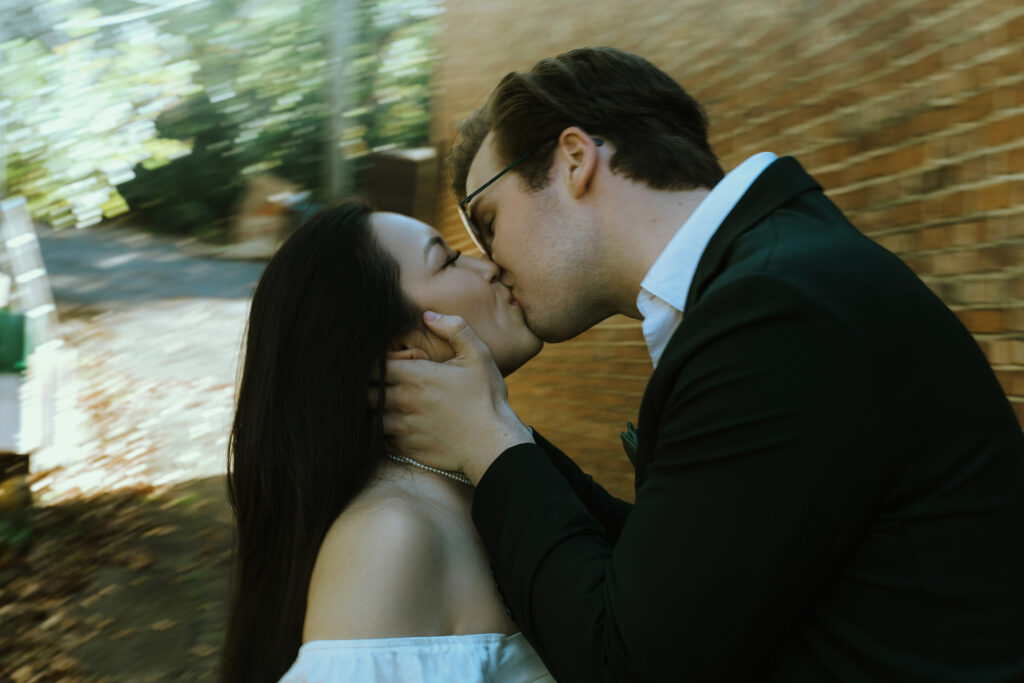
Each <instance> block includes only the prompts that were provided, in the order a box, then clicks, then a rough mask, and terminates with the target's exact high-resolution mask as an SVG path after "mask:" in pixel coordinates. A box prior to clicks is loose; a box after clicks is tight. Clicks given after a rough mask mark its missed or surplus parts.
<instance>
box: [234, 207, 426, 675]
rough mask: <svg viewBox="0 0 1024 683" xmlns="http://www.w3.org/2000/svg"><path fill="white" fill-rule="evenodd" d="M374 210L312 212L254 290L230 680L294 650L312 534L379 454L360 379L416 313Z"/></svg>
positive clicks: (238, 437)
mask: <svg viewBox="0 0 1024 683" xmlns="http://www.w3.org/2000/svg"><path fill="white" fill-rule="evenodd" d="M369 219H370V209H369V208H368V207H367V206H365V205H363V204H359V203H354V202H350V203H345V204H341V205H339V206H337V207H334V208H330V209H325V210H323V211H321V212H319V213H317V214H316V215H314V216H313V217H311V218H310V219H308V220H307V221H306V222H305V223H304V224H303V225H302V226H300V227H299V228H298V229H297V230H296V231H295V232H294V233H293V234H292V235H291V236H290V237H289V238H288V240H287V241H286V242H285V243H284V244H283V245H282V246H281V248H280V249H279V250H278V252H277V253H276V254H275V255H274V257H273V258H272V259H271V260H270V262H269V263H268V264H267V268H266V270H265V271H264V272H263V275H262V276H261V277H260V281H259V284H257V286H256V291H255V293H254V294H253V299H252V307H251V310H250V313H249V322H248V328H247V333H246V335H247V338H246V343H245V359H244V364H243V370H242V376H241V383H240V386H239V389H238V400H237V408H236V410H235V419H234V424H233V427H232V430H231V438H230V441H229V445H228V496H229V499H230V501H231V506H232V508H233V510H234V514H235V521H236V525H237V545H236V548H235V574H234V581H233V585H232V601H231V614H230V619H229V625H228V633H227V642H226V645H225V651H224V662H223V663H224V670H223V677H224V680H225V681H228V682H230V683H234V682H236V681H237V682H239V683H240V682H242V681H244V682H245V683H254V682H259V681H277V680H278V679H279V678H280V677H281V676H282V675H283V674H284V672H285V671H287V669H288V667H289V666H290V665H291V664H292V662H293V661H294V660H295V657H296V655H297V653H298V649H299V646H300V644H301V642H302V626H303V621H304V619H305V613H306V594H307V591H308V589H309V582H310V576H311V574H312V572H313V564H314V562H315V560H316V556H317V552H318V551H319V549H320V544H321V542H322V541H323V539H324V536H325V535H326V533H327V530H328V529H329V528H330V526H331V523H332V522H334V520H335V518H337V516H338V515H339V514H340V513H341V511H342V510H343V509H344V508H345V506H346V505H347V504H348V503H349V501H351V500H352V498H353V497H354V496H355V495H356V493H358V492H359V491H360V490H361V489H362V488H363V487H364V486H365V485H366V484H367V483H368V482H369V480H370V478H371V477H372V476H373V474H374V472H375V470H376V468H377V466H378V465H379V463H380V461H381V458H382V457H383V453H384V436H383V431H382V429H381V424H380V413H379V412H378V411H376V410H370V408H369V405H368V402H367V390H368V389H369V387H370V383H371V381H372V376H373V374H374V372H376V373H380V374H378V375H377V376H383V372H384V363H385V359H386V354H387V350H388V347H389V345H390V343H391V341H392V340H394V339H395V338H396V337H397V336H400V335H402V334H404V333H406V332H408V331H409V330H411V329H413V328H414V327H415V326H417V324H418V318H419V316H418V314H417V312H416V310H415V309H414V308H413V307H412V306H411V305H410V303H409V301H408V299H407V298H406V297H405V295H404V294H403V292H402V289H401V286H400V284H399V269H398V264H397V263H396V262H395V260H394V259H393V258H392V257H391V255H390V254H389V253H388V252H387V251H386V250H385V249H384V248H383V247H381V246H380V244H379V243H378V242H377V240H376V239H375V237H374V235H373V232H372V230H371V227H370V222H369Z"/></svg>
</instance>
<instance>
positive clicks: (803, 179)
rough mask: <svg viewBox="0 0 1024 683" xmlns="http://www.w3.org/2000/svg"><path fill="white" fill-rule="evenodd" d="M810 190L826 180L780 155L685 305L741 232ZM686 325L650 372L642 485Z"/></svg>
mask: <svg viewBox="0 0 1024 683" xmlns="http://www.w3.org/2000/svg"><path fill="white" fill-rule="evenodd" d="M808 190H821V186H820V185H818V183H817V182H816V181H815V180H814V178H812V177H811V176H809V175H808V174H807V172H806V171H804V169H803V167H802V166H801V165H800V163H799V162H798V161H797V160H796V159H794V158H793V157H780V158H779V159H777V160H776V161H775V162H773V163H772V164H771V165H770V166H768V168H766V169H765V170H764V171H763V172H762V173H761V175H760V176H758V178H757V180H755V181H754V183H753V184H752V185H751V186H750V188H748V189H747V191H746V193H744V195H743V196H742V197H741V198H740V200H739V202H737V203H736V206H734V207H733V209H732V211H730V212H729V215H728V216H726V217H725V220H724V221H722V225H720V226H719V227H718V230H716V231H715V234H714V236H712V238H711V240H710V241H709V242H708V246H707V248H705V249H704V254H703V255H702V256H701V258H700V261H699V262H698V264H697V271H696V272H695V273H694V276H693V282H692V283H691V284H690V291H689V293H688V295H687V297H686V307H685V308H686V309H689V308H690V307H691V306H693V305H694V304H696V303H697V301H698V300H699V299H700V297H701V296H702V295H703V294H704V292H705V291H706V290H707V288H708V287H709V286H710V285H711V283H712V282H713V281H714V279H715V278H716V277H718V275H719V274H721V272H722V271H723V270H725V268H726V267H727V266H728V261H727V258H728V256H729V253H730V247H731V246H732V243H733V242H734V241H736V239H737V238H738V237H739V236H740V235H742V234H743V233H744V232H746V231H747V230H749V229H751V228H752V227H754V226H755V225H757V224H758V223H760V222H761V221H762V220H764V218H765V217H767V216H768V215H769V214H771V213H772V212H774V211H776V210H778V209H779V208H781V207H782V206H785V205H786V204H787V203H789V201H790V200H792V199H793V198H794V197H796V196H797V195H800V194H802V193H804V192H807V191H808ZM682 327H683V326H682V325H680V326H679V327H678V328H676V331H675V333H673V335H672V338H671V339H670V340H669V343H668V346H667V347H666V348H665V352H664V353H663V354H662V361H661V362H660V363H659V364H658V368H657V369H656V370H655V371H654V374H653V375H651V379H650V381H649V382H648V383H647V389H646V390H645V391H644V397H643V401H641V403H640V417H639V428H638V439H637V441H638V443H637V447H636V456H635V457H636V459H635V460H634V462H633V465H634V467H635V469H636V486H637V487H638V488H639V486H640V484H641V483H642V481H643V473H644V469H646V466H647V464H648V463H649V462H650V461H651V457H652V454H653V451H654V444H655V438H656V436H657V432H658V425H659V423H660V422H661V411H662V407H663V406H664V404H665V401H666V400H667V398H668V392H669V391H670V390H671V388H672V385H673V384H674V379H675V372H674V371H670V369H669V368H670V366H672V365H673V364H672V363H665V362H664V361H665V360H666V357H667V356H669V355H670V351H671V349H672V348H673V347H674V346H677V345H678V344H679V343H680V339H681V336H680V331H681V329H682Z"/></svg>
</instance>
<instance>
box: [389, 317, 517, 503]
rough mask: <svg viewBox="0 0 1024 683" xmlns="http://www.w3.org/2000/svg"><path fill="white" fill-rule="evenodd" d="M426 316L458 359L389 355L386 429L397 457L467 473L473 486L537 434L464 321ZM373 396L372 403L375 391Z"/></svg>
mask: <svg viewBox="0 0 1024 683" xmlns="http://www.w3.org/2000/svg"><path fill="white" fill-rule="evenodd" d="M423 319H424V320H425V321H426V323H427V327H429V328H430V330H431V331H432V332H433V333H434V334H436V335H437V336H438V337H440V338H441V339H444V340H445V341H447V342H448V343H449V344H450V345H451V347H452V349H453V350H454V351H455V357H454V358H452V359H451V360H449V361H446V362H444V363H435V362H433V361H429V360H420V359H418V357H417V355H416V354H403V356H404V357H399V358H396V357H394V356H392V357H391V359H389V360H388V370H387V380H386V382H387V386H386V389H385V396H384V416H383V420H384V433H385V434H386V435H387V436H389V437H391V438H392V439H393V441H394V444H395V446H396V448H397V451H398V454H400V455H404V456H407V457H410V458H413V459H415V460H418V461H419V462H421V463H423V464H425V465H431V466H432V467H439V468H441V469H446V470H462V471H463V472H465V473H466V475H467V476H468V477H469V478H470V479H471V480H472V481H473V483H476V482H478V481H480V477H482V476H483V474H484V472H486V471H487V468H488V467H490V465H491V463H492V462H494V461H495V460H496V459H497V458H498V456H499V455H501V454H502V453H503V452H504V451H505V450H506V449H508V448H511V447H512V446H515V445H518V444H521V443H533V435H532V434H531V433H530V430H529V429H528V428H527V427H526V426H525V425H523V423H522V422H521V421H520V420H519V418H518V417H516V414H515V413H514V412H513V411H512V408H511V406H509V404H508V389H507V388H506V387H505V381H504V380H503V379H502V377H501V373H500V372H498V368H497V366H496V365H495V364H494V359H493V358H492V357H491V354H490V351H488V350H487V347H486V346H484V344H483V342H481V341H480V339H479V338H477V336H476V335H475V334H474V333H473V331H472V330H471V329H469V326H468V325H466V323H465V321H463V319H462V318H460V317H458V316H450V315H445V316H438V315H437V314H436V313H431V312H427V313H425V314H424V316H423ZM370 399H371V404H375V402H376V400H375V399H376V397H375V396H374V395H373V394H372V392H371V396H370Z"/></svg>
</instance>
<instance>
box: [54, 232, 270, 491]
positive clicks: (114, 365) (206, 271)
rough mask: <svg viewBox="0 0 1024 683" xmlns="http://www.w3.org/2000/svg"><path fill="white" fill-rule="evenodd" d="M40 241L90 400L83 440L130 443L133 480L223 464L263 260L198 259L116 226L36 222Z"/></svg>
mask: <svg viewBox="0 0 1024 683" xmlns="http://www.w3.org/2000/svg"><path fill="white" fill-rule="evenodd" d="M40 245H41V248H42V251H43V258H44V261H45V262H46V267H47V271H48V272H49V275H50V284H51V287H52V289H53V294H54V298H55V299H56V301H57V304H58V311H59V313H60V316H61V320H62V323H61V327H60V331H61V335H62V337H63V338H64V339H65V340H66V342H67V343H68V344H69V345H71V346H72V347H73V348H75V349H76V350H77V352H78V354H79V372H78V378H79V380H80V382H81V385H82V386H81V391H82V392H83V395H84V396H85V397H86V398H87V399H88V398H90V397H91V398H93V399H95V400H94V401H92V403H91V404H90V410H91V411H92V412H93V413H94V414H93V415H91V416H90V420H91V422H92V427H93V431H94V433H93V434H91V435H86V438H89V437H90V436H91V437H92V438H93V439H99V440H100V441H101V442H102V441H107V442H108V443H106V448H107V451H108V452H107V453H106V455H108V456H111V455H117V451H118V448H117V447H116V444H113V443H109V442H110V440H111V439H116V440H117V441H119V442H120V444H121V445H122V446H124V447H126V448H127V447H129V446H130V450H132V451H136V452H137V453H136V455H135V457H136V458H138V459H139V469H138V470H137V471H136V472H135V475H136V477H137V478H138V479H139V480H140V481H145V482H148V483H155V484H166V483H173V482H178V481H185V480H188V479H193V478H198V477H204V476H211V475H215V474H222V473H223V472H224V471H225V448H226V443H227V442H226V437H227V429H228V425H229V420H230V414H231V410H232V405H233V397H234V383H235V376H236V371H237V359H238V353H239V350H240V348H241V343H242V335H243V330H244V326H245V315H246V311H247V306H248V299H249V296H250V295H251V292H252V289H253V287H254V285H255V283H256V280H257V279H258V278H259V274H260V273H261V272H262V270H263V264H262V263H239V262H231V261H217V260H212V259H205V258H196V257H194V256H190V255H189V253H188V251H187V249H188V247H190V246H194V245H191V244H189V243H187V242H186V243H185V244H184V245H180V244H176V243H175V241H173V240H171V239H169V238H162V237H158V236H154V235H150V234H146V233H142V232H137V231H131V230H128V229H123V228H122V229H112V228H102V227H100V228H92V229H86V230H62V231H42V232H41V233H40ZM96 413H98V414H96ZM92 445H93V446H95V445H96V444H92ZM111 450H112V451H113V453H112V452H111ZM67 455H68V454H66V453H65V454H59V455H56V456H55V457H56V458H57V459H58V462H57V463H56V464H64V463H60V462H59V459H60V458H61V457H65V456H67ZM76 455H77V457H79V458H82V459H85V460H88V459H89V458H90V457H92V456H93V455H95V454H94V453H90V449H89V448H85V449H83V450H81V451H80V452H79V453H78V454H71V457H75V456H76ZM143 455H146V457H141V456H143ZM41 464H50V463H48V462H44V463H41ZM55 483H56V482H55ZM82 483H83V485H88V481H87V480H86V481H83V482H82ZM108 484H109V482H108Z"/></svg>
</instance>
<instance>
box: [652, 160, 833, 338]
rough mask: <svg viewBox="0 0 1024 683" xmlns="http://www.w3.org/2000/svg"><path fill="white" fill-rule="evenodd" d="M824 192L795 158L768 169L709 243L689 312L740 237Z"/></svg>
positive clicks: (689, 297) (699, 266)
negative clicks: (799, 199) (805, 196)
mask: <svg viewBox="0 0 1024 683" xmlns="http://www.w3.org/2000/svg"><path fill="white" fill-rule="evenodd" d="M820 189H821V186H820V185H818V183H817V181H815V180H814V178H812V177H811V176H809V175H807V172H806V171H804V169H803V167H802V166H801V165H800V163H799V162H798V161H797V160H796V159H794V158H793V157H780V158H779V159H777V160H776V161H774V162H773V163H772V164H771V165H770V166H768V168H766V169H765V170H764V171H763V172H762V173H761V175H760V176H758V178H757V180H755V181H754V183H753V184H752V185H751V186H750V188H749V189H747V191H746V193H744V195H743V196H742V197H740V200H739V201H738V202H737V203H736V206H734V207H733V209H732V211H730V212H729V215H728V216H726V217H725V220H724V221H722V225H720V226H719V228H718V230H716V231H715V234H714V236H712V238H711V241H710V242H708V246H707V248H705V249H704V254H703V255H702V256H701V258H700V261H699V262H698V264H697V272H696V273H694V275H693V282H692V283H691V284H690V291H689V293H688V295H687V297H686V308H689V307H690V306H692V305H693V304H694V303H696V302H697V299H699V298H700V297H701V295H702V294H703V293H704V291H705V290H706V289H707V287H708V285H710V284H711V282H712V281H713V280H714V279H715V277H716V276H717V275H718V274H719V273H720V272H721V271H722V270H723V268H724V267H725V265H726V264H725V258H726V256H728V254H729V247H730V246H732V243H733V242H734V241H736V238H737V237H739V236H740V235H742V234H743V233H744V232H746V231H747V230H749V229H750V228H752V227H753V226H755V225H757V224H758V223H760V222H761V221H762V220H763V219H764V218H765V217H766V216H767V215H768V214H770V213H772V212H773V211H776V210H778V209H779V208H780V207H782V206H784V205H786V204H787V203H789V201H790V200H791V199H793V198H794V197H796V196H797V195H799V194H802V193H804V192H806V191H807V190H820ZM670 343H671V342H670Z"/></svg>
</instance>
